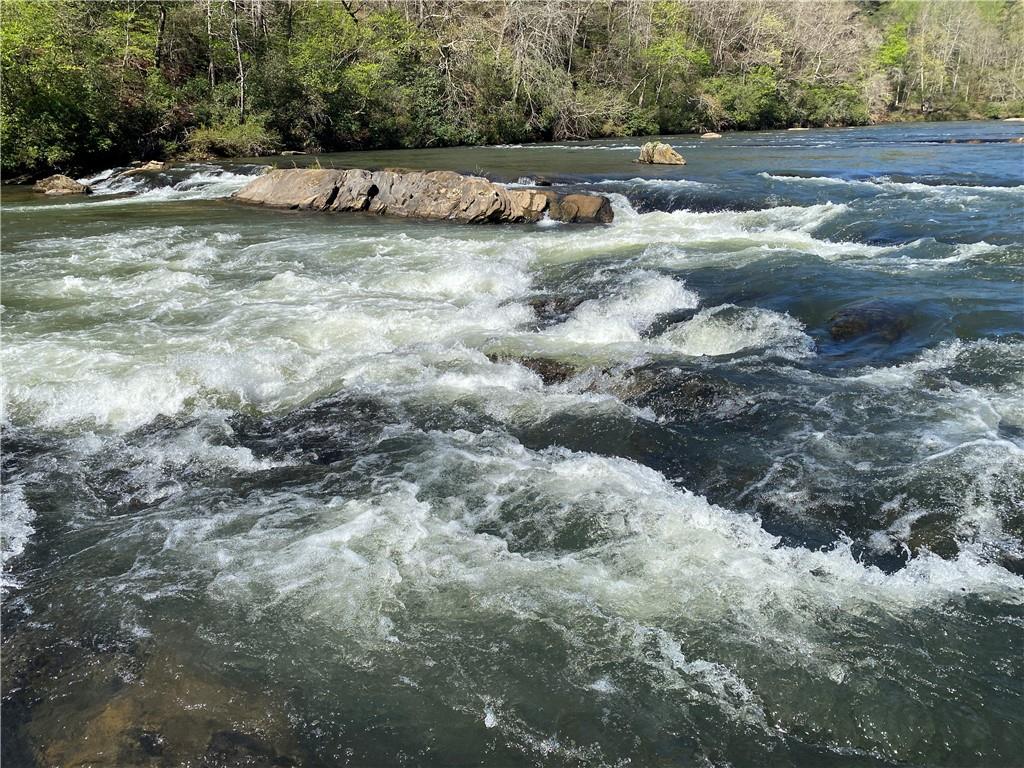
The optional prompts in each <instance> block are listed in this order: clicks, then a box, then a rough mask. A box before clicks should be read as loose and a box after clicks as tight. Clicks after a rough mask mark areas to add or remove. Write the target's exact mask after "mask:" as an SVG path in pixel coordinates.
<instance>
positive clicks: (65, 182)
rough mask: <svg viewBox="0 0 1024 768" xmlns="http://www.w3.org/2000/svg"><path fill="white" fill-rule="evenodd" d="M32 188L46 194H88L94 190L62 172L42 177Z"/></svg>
mask: <svg viewBox="0 0 1024 768" xmlns="http://www.w3.org/2000/svg"><path fill="white" fill-rule="evenodd" d="M32 189H33V190H34V191H36V192H42V193H43V194H46V195H88V194H89V193H90V192H91V191H92V190H90V189H89V187H88V186H86V185H85V184H81V183H80V182H77V181H75V180H74V179H72V178H71V177H70V176H64V175H63V174H60V173H57V174H54V175H53V176H47V177H46V178H45V179H40V180H39V181H37V182H36V183H35V186H34V187H32Z"/></svg>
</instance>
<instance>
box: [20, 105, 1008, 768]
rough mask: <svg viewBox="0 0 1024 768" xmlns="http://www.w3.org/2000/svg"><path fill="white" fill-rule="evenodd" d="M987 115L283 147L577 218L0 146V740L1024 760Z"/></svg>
mask: <svg viewBox="0 0 1024 768" xmlns="http://www.w3.org/2000/svg"><path fill="white" fill-rule="evenodd" d="M1014 130H1016V129H1015V128H1013V127H1012V124H1002V123H1000V124H977V123H975V124H972V123H964V124H942V125H916V126H890V127H881V128H872V129H837V130H828V131H808V132H803V133H800V134H787V133H785V132H781V133H766V134H744V135H733V136H727V137H726V138H724V139H722V140H720V141H717V142H710V143H706V144H703V145H698V144H697V143H696V142H695V141H693V140H692V139H690V138H679V139H675V140H671V141H672V143H673V144H674V145H676V146H677V147H678V148H680V149H681V151H682V152H683V154H684V155H686V156H687V158H688V161H689V164H688V165H686V166H685V167H682V168H668V167H643V166H636V165H633V164H632V163H631V160H632V159H633V157H634V156H635V154H636V152H637V149H638V143H637V141H636V140H633V139H630V140H623V141H604V142H588V143H580V144H569V145H564V144H563V145H546V146H545V145H542V146H536V147H519V146H506V147H492V148H476V149H453V150H420V151H408V152H380V153H351V154H347V155H335V156H325V157H321V158H319V161H320V162H321V163H322V164H323V165H325V166H329V165H331V164H336V165H338V166H339V167H344V166H348V167H383V166H395V165H401V166H405V167H434V168H452V169H455V170H461V171H467V172H485V173H489V174H492V175H494V176H495V177H498V178H502V179H506V180H508V181H513V182H515V181H517V180H519V182H520V183H532V182H533V181H534V180H535V179H536V178H538V177H539V176H544V177H545V178H546V179H547V180H549V181H552V182H554V183H555V184H561V185H565V188H566V189H570V188H577V189H588V190H593V191H600V192H602V193H605V194H609V195H611V196H612V198H613V200H614V206H615V214H616V217H615V221H614V223H613V224H611V225H609V226H607V227H579V226H572V225H550V224H543V223H542V224H541V225H535V226H493V227H469V226H456V225H447V224H439V223H417V222H410V221H394V220H385V219H374V218H367V217H361V216H358V215H325V214H307V213H296V212H286V211H271V210H262V209H253V208H247V207H243V206H240V205H238V204H235V203H233V202H231V201H230V200H229V199H228V195H230V193H231V192H232V191H234V190H236V189H238V188H240V187H241V186H242V185H243V184H244V183H245V182H246V181H247V180H248V179H249V178H251V177H252V175H254V174H256V173H259V172H261V170H262V168H261V167H260V166H259V165H258V161H253V164H251V165H241V164H231V165H224V166H215V165H196V166H180V167H176V168H175V169H173V170H172V171H171V172H169V173H166V174H150V175H148V176H144V177H135V178H134V180H132V181H123V180H122V181H116V180H113V179H114V175H113V174H107V175H105V176H103V177H101V178H97V179H95V180H94V183H95V184H96V185H97V191H98V193H99V194H96V195H94V196H91V197H89V198H63V199H58V200H52V199H41V198H39V197H34V196H33V195H32V194H31V193H28V192H24V191H19V190H16V189H12V188H7V189H5V190H4V201H3V278H4V282H3V315H2V320H3V376H4V390H5V392H4V395H5V396H4V414H3V437H4V446H3V462H4V463H3V469H4V474H3V481H4V486H3V540H2V545H3V557H4V570H3V588H4V591H5V598H4V607H3V629H4V637H3V651H4V663H3V687H4V702H3V704H4V716H3V749H4V764H5V766H6V765H7V764H8V762H9V764H10V765H11V766H12V767H13V766H16V765H32V764H35V765H39V766H50V765H62V766H72V765H75V766H77V765H104V766H124V765H133V766H134V765H143V766H158V765H160V766H162V765H211V766H212V765H223V766H228V765H230V766H235V765H259V766H270V765H304V766H336V765H352V766H399V765H409V766H435V765H436V766H455V765H494V766H518V765H538V766H540V765H543V766H625V765H631V766H651V765H664V766H690V765H693V766H727V765H729V766H752V765H768V764H770V765H779V766H785V765H793V766H851V767H852V766H897V765H899V766H906V765H928V766H932V765H950V766H953V765H955V766H974V765H977V766H1009V765H1014V764H1019V761H1020V759H1021V755H1022V754H1024V682H1022V680H1024V547H1022V535H1024V396H1022V386H1024V285H1022V266H1024V236H1022V230H1021V228H1022V221H1024V147H1022V146H1019V145H1012V144H1007V143H1000V142H997V141H988V140H990V139H1006V138H1009V137H1010V136H1012V135H1013V132H1014ZM950 138H954V139H964V138H981V139H983V140H985V141H984V143H981V144H972V145H968V144H963V143H956V144H943V143H940V142H941V141H944V140H946V139H950ZM299 160H300V161H304V160H306V158H299ZM288 164H291V158H289V163H288ZM865 300H871V301H876V302H878V301H881V302H884V305H883V306H884V307H885V312H886V313H888V315H889V316H890V319H891V320H892V323H893V328H895V330H893V331H892V332H885V330H886V329H882V331H883V332H880V333H870V334H867V335H863V336H855V337H853V338H849V339H845V340H841V341H836V340H833V339H832V338H831V336H830V335H829V332H828V329H827V324H828V319H829V317H830V316H831V315H832V314H833V313H834V312H836V311H837V310H839V309H841V308H843V307H846V306H848V305H851V304H855V303H857V302H861V301H865ZM889 330H892V329H889Z"/></svg>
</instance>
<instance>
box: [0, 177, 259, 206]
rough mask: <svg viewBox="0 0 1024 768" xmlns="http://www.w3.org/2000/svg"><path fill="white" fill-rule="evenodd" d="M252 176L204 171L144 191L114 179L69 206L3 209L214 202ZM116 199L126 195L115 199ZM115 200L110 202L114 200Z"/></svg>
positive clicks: (137, 183) (138, 184)
mask: <svg viewBox="0 0 1024 768" xmlns="http://www.w3.org/2000/svg"><path fill="white" fill-rule="evenodd" d="M252 179H253V175H252V174H241V173H233V172H231V171H219V170H204V171H199V172H196V173H193V174H191V175H190V176H189V177H188V178H186V179H184V180H183V181H179V182H177V183H176V184H174V185H172V186H166V187H157V188H155V189H148V190H145V191H139V190H142V189H144V187H145V181H144V180H143V179H140V178H139V177H136V176H133V177H129V178H121V179H119V178H116V177H115V178H114V179H113V180H112V181H111V182H110V183H108V184H101V185H99V186H98V187H97V189H96V191H95V194H93V195H89V196H88V197H86V198H85V199H80V200H77V201H75V202H69V203H50V202H48V201H43V200H41V201H40V202H38V203H34V204H29V205H13V206H4V212H6V213H41V212H45V211H53V210H63V209H80V208H93V207H100V206H104V207H106V206H120V205H134V204H138V203H154V202H165V201H166V202H174V201H181V200H215V199H217V198H221V197H230V196H231V195H232V194H233V193H234V192H237V191H238V190H239V189H241V188H242V187H244V186H245V185H246V184H248V183H249V182H250V181H252ZM115 195H127V196H121V197H114V196H115ZM112 197H113V199H110V198H112Z"/></svg>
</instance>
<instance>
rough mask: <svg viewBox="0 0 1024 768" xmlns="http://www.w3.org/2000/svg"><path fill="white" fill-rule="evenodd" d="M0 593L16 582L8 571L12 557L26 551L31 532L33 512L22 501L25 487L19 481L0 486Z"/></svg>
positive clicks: (32, 530)
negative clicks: (0, 512) (0, 510)
mask: <svg viewBox="0 0 1024 768" xmlns="http://www.w3.org/2000/svg"><path fill="white" fill-rule="evenodd" d="M0 508H2V514H0V595H2V594H4V593H6V592H7V591H8V590H11V589H16V588H17V587H18V586H19V583H18V580H17V579H16V578H15V577H14V576H13V575H12V574H11V565H10V563H11V560H13V559H14V558H16V557H18V555H20V554H21V553H22V552H24V551H25V546H26V545H27V544H28V541H29V539H30V538H31V537H32V534H33V533H35V528H33V526H32V523H33V522H34V521H35V517H36V513H35V511H34V510H33V509H32V508H31V507H30V506H29V505H28V502H27V501H25V489H24V488H23V487H22V486H21V485H20V484H18V483H4V485H3V487H2V488H0Z"/></svg>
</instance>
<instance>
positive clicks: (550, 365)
mask: <svg viewBox="0 0 1024 768" xmlns="http://www.w3.org/2000/svg"><path fill="white" fill-rule="evenodd" d="M488 357H489V358H490V359H491V360H492V361H493V362H496V363H517V364H518V365H521V366H523V367H524V368H528V369H529V370H531V371H533V372H534V373H536V374H537V375H538V376H540V380H541V381H543V382H544V383H545V384H561V383H562V382H563V381H568V380H569V379H571V378H572V377H573V376H575V375H576V374H577V373H578V371H577V370H576V368H575V367H574V366H572V365H570V364H569V363H565V362H562V361H561V360H554V359H552V358H550V357H523V356H515V355H488Z"/></svg>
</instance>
